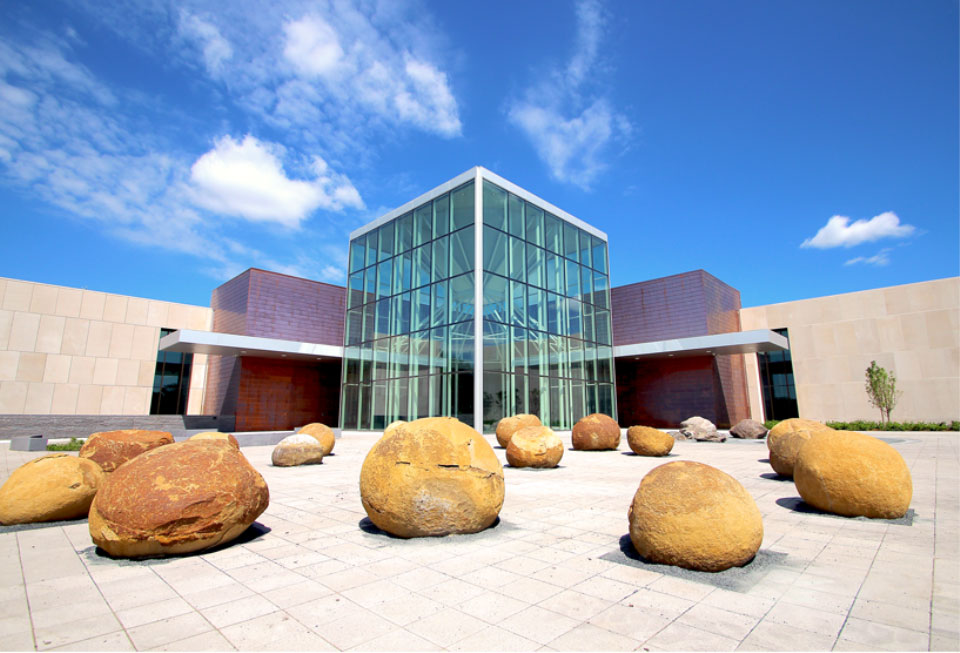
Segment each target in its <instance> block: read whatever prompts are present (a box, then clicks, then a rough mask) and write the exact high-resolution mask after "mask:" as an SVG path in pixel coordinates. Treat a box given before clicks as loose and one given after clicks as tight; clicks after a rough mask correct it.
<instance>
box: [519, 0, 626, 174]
mask: <svg viewBox="0 0 960 653" xmlns="http://www.w3.org/2000/svg"><path fill="white" fill-rule="evenodd" d="M604 23H605V20H604V16H603V9H602V7H601V6H600V4H599V2H598V1H597V0H581V1H580V2H579V3H578V4H577V36H576V40H575V43H576V47H575V50H574V52H573V55H572V56H571V58H570V61H569V62H568V63H567V65H566V66H565V67H563V68H562V69H558V70H555V71H554V72H553V73H552V74H551V75H549V76H547V78H546V80H545V81H543V82H540V83H537V84H535V85H534V86H532V87H531V88H529V89H527V91H526V92H525V93H524V95H523V98H522V99H519V100H514V101H512V102H510V103H509V105H508V109H507V118H508V119H509V120H510V122H511V123H513V124H514V125H516V126H517V127H519V128H520V130H521V131H523V132H524V134H525V135H526V137H527V139H529V140H530V142H531V144H532V145H533V147H534V149H535V150H536V152H537V155H538V156H539V157H540V160H541V161H543V162H544V163H545V164H546V165H547V167H548V168H549V170H550V174H551V176H552V177H553V178H554V179H556V180H558V181H562V182H568V183H573V184H576V185H577V186H580V187H581V188H584V189H589V188H590V186H591V184H592V183H593V182H594V181H595V180H596V178H597V177H598V176H599V175H600V174H601V173H602V172H603V170H604V169H605V168H606V163H605V161H604V155H605V154H606V153H607V151H608V149H609V147H610V146H611V145H612V144H613V143H615V142H616V140H617V139H622V138H624V137H626V136H628V135H629V134H630V132H631V125H630V122H629V121H628V120H627V118H626V117H625V116H624V115H623V114H621V113H619V112H617V111H615V110H614V109H613V108H612V105H611V102H610V100H609V99H608V98H606V97H604V96H600V97H596V96H591V95H590V94H589V93H585V92H584V86H586V85H588V84H589V83H591V82H593V81H594V80H595V79H596V75H597V72H598V71H597V68H598V63H597V61H598V57H599V49H600V42H601V40H602V38H603V29H604Z"/></svg>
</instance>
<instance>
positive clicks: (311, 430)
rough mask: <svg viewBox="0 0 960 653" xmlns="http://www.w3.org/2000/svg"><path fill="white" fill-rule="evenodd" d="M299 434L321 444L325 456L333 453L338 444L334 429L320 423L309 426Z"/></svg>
mask: <svg viewBox="0 0 960 653" xmlns="http://www.w3.org/2000/svg"><path fill="white" fill-rule="evenodd" d="M297 433H303V434H305V435H309V436H311V437H313V438H314V439H316V441H317V442H319V443H320V446H321V447H323V455H324V456H326V455H328V454H329V453H330V452H331V451H333V446H334V445H335V444H336V443H337V437H336V435H334V433H333V429H331V428H330V427H329V426H327V425H326V424H321V423H320V422H314V423H312V424H307V425H306V426H304V427H303V428H301V429H300V430H299V431H297Z"/></svg>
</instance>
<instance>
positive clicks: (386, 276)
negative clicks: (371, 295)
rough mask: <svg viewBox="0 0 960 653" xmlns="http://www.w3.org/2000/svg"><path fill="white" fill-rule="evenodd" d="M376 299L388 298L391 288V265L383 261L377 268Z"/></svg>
mask: <svg viewBox="0 0 960 653" xmlns="http://www.w3.org/2000/svg"><path fill="white" fill-rule="evenodd" d="M377 269H378V270H379V272H378V273H377V299H383V298H384V297H389V296H390V294H391V289H392V287H393V263H392V262H391V261H384V262H383V263H381V264H380V265H378V266H377Z"/></svg>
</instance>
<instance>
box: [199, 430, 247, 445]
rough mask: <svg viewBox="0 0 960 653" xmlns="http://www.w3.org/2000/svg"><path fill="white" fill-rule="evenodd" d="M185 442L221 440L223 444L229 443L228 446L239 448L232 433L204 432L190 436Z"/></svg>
mask: <svg viewBox="0 0 960 653" xmlns="http://www.w3.org/2000/svg"><path fill="white" fill-rule="evenodd" d="M187 440H223V441H224V442H229V443H230V446H233V447H236V448H237V449H239V448H240V443H239V442H237V439H236V438H235V437H233V434H232V433H220V432H219V431H204V432H203V433H197V434H196V435H191V436H190V437H189V438H187Z"/></svg>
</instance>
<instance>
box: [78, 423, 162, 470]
mask: <svg viewBox="0 0 960 653" xmlns="http://www.w3.org/2000/svg"><path fill="white" fill-rule="evenodd" d="M169 444H173V436H172V435H170V434H169V433H167V432H166V431H142V430H138V429H126V430H121V431H102V432H100V433H94V434H93V435H91V436H90V437H89V438H87V441H86V442H84V443H83V446H82V447H80V454H79V455H80V457H81V458H89V459H90V460H92V461H94V462H95V463H97V464H98V465H100V468H101V469H102V470H103V471H105V472H108V473H109V472H112V471H114V470H115V469H116V468H117V467H119V466H120V465H122V464H123V463H125V462H127V461H128V460H132V459H133V458H136V457H137V456H139V455H140V454H142V453H144V452H146V451H150V450H151V449H156V448H157V447H162V446H164V445H169Z"/></svg>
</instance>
